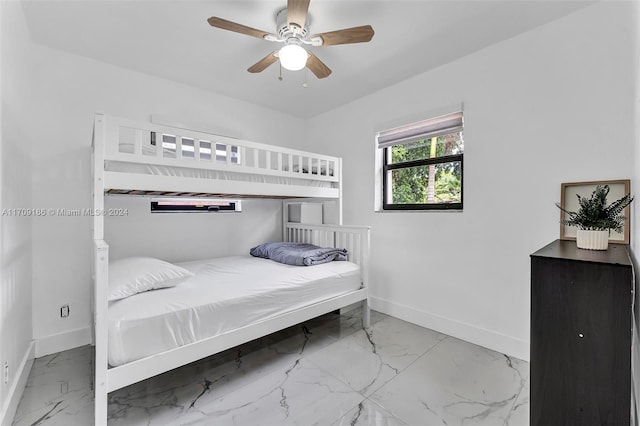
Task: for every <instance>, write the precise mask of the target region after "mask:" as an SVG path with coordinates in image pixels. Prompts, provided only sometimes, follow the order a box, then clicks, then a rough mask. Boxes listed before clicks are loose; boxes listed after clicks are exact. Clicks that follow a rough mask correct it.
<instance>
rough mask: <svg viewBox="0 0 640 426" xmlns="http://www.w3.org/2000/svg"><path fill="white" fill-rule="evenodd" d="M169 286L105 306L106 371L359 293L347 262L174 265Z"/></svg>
mask: <svg viewBox="0 0 640 426" xmlns="http://www.w3.org/2000/svg"><path fill="white" fill-rule="evenodd" d="M178 265H179V266H181V267H183V268H185V269H187V270H189V271H191V272H193V273H194V276H193V277H190V278H189V279H187V280H186V281H184V282H182V283H180V284H178V285H177V286H175V287H171V288H165V289H160V290H153V291H147V292H144V293H140V294H136V295H134V296H131V297H128V298H126V299H121V300H117V301H114V302H110V303H109V364H110V365H111V366H118V365H122V364H126V363H128V362H131V361H135V360H137V359H141V358H144V357H147V356H150V355H153V354H156V353H160V352H164V351H167V350H170V349H174V348H177V347H179V346H183V345H186V344H189V343H193V342H196V341H199V340H202V339H205V338H208V337H212V336H216V335H218V334H221V333H224V332H227V331H231V330H234V329H237V328H240V327H243V326H246V325H249V324H252V323H255V322H258V321H260V320H265V319H268V318H272V317H275V316H277V315H280V314H283V313H285V312H288V311H292V310H295V309H298V308H301V307H304V306H306V305H310V304H313V303H316V302H320V301H322V300H326V299H330V298H332V297H336V296H340V295H343V294H346V293H349V292H352V291H355V290H357V289H359V288H360V287H361V280H360V269H359V267H358V265H356V264H354V263H351V262H329V263H325V264H322V265H315V266H291V265H284V264H281V263H277V262H274V261H272V260H269V259H261V258H255V257H250V256H231V257H221V258H216V259H208V260H201V261H193V262H184V263H178Z"/></svg>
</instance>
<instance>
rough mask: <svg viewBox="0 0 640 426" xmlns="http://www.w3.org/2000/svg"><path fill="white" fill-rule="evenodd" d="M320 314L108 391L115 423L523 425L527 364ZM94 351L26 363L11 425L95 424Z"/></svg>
mask: <svg viewBox="0 0 640 426" xmlns="http://www.w3.org/2000/svg"><path fill="white" fill-rule="evenodd" d="M360 320H361V315H360V312H358V311H351V312H348V313H346V314H343V315H337V314H329V315H325V316H323V317H320V318H316V319H314V320H311V321H308V322H306V323H304V324H301V325H298V326H295V327H291V328H289V329H286V330H283V331H281V332H278V333H275V334H273V335H270V336H266V337H263V338H261V339H258V340H255V341H252V342H250V343H247V344H245V345H242V346H239V347H237V348H234V349H231V350H229V351H226V352H223V353H221V354H217V355H213V356H211V357H208V358H206V359H204V360H201V361H198V362H196V363H193V364H189V365H187V366H185V367H182V368H178V369H176V370H173V371H169V372H167V373H164V374H162V375H160V376H156V377H153V378H151V379H148V380H145V381H144V382H140V383H137V384H134V385H131V386H129V387H127V388H124V389H120V390H118V391H115V392H113V393H111V394H110V396H109V419H108V424H109V426H120V425H127V426H129V425H162V426H165V425H215V426H225V425H250V426H255V425H267V426H271V425H305V426H306V425H328V426H338V425H340V426H342V425H344V426H346V425H380V426H382V425H389V426H395V425H416V426H431V425H434V426H435V425H448V426H452V425H510V426H514V425H528V424H529V402H528V401H529V380H528V377H529V365H528V363H526V362H524V361H521V360H518V359H515V358H511V357H508V356H506V355H503V354H500V353H497V352H494V351H491V350H488V349H485V348H482V347H479V346H476V345H473V344H471V343H467V342H464V341H461V340H458V339H456V338H453V337H449V336H446V335H443V334H440V333H437V332H434V331H432V330H428V329H425V328H422V327H419V326H416V325H413V324H410V323H407V322H404V321H401V320H398V319H396V318H393V317H389V316H386V315H383V314H380V313H378V312H372V325H371V328H370V329H369V330H368V331H367V332H365V331H364V330H363V329H362V328H361V327H360ZM91 358H92V348H91V347H90V346H85V347H81V348H76V349H72V350H69V351H65V352H61V353H58V354H54V355H48V356H45V357H42V358H39V359H37V360H36V361H35V363H34V366H33V369H32V371H31V374H30V376H29V379H28V383H27V388H26V389H25V392H24V395H23V397H22V400H21V402H20V405H19V407H18V411H17V413H16V417H15V420H14V423H13V425H14V426H27V425H33V426H35V425H44V426H53V425H61V426H75V425H78V426H84V425H91V424H93V411H92V410H93V393H92V390H91Z"/></svg>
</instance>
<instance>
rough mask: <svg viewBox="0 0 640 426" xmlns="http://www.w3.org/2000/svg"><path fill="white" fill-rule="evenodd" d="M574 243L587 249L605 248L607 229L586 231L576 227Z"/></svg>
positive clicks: (607, 240)
mask: <svg viewBox="0 0 640 426" xmlns="http://www.w3.org/2000/svg"><path fill="white" fill-rule="evenodd" d="M576 245H577V246H578V248H581V249H587V250H606V249H607V248H608V247H609V231H586V230H584V229H578V232H577V233H576Z"/></svg>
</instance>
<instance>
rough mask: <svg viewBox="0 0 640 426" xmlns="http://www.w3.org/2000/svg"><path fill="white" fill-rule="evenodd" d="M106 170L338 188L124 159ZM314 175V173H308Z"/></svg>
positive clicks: (326, 183)
mask: <svg viewBox="0 0 640 426" xmlns="http://www.w3.org/2000/svg"><path fill="white" fill-rule="evenodd" d="M105 170H107V171H110V172H121V173H138V174H146V175H157V176H176V177H188V178H199V179H215V180H234V181H240V182H253V183H274V184H278V185H299V186H310V187H318V188H337V183H335V182H330V181H326V180H315V179H300V178H295V177H287V176H272V175H261V174H253V173H239V172H230V171H226V170H212V169H196V168H188V167H173V166H163V165H157V164H140V163H127V162H122V161H113V160H110V161H107V162H106V164H105ZM306 176H313V175H306Z"/></svg>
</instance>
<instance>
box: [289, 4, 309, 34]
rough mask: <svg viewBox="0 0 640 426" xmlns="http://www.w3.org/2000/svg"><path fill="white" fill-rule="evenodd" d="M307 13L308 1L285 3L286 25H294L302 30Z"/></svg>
mask: <svg viewBox="0 0 640 426" xmlns="http://www.w3.org/2000/svg"><path fill="white" fill-rule="evenodd" d="M308 12H309V0H288V1H287V23H288V24H289V25H291V24H295V25H297V26H299V27H300V28H304V23H305V22H306V20H307V13H308Z"/></svg>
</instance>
